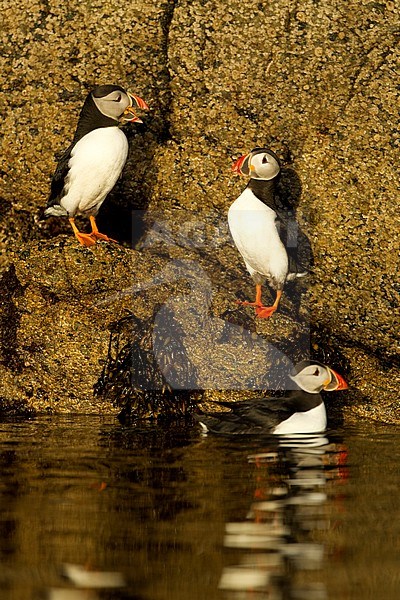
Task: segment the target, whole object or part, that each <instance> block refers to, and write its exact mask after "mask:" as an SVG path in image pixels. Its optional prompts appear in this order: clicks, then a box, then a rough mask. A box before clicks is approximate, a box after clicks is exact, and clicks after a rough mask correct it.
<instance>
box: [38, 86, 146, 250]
mask: <svg viewBox="0 0 400 600" xmlns="http://www.w3.org/2000/svg"><path fill="white" fill-rule="evenodd" d="M134 103H135V104H136V105H137V106H138V107H139V108H141V109H145V110H146V109H148V106H147V104H146V102H145V101H144V100H142V99H141V98H140V97H139V96H136V95H135V94H132V93H131V92H126V91H125V90H124V88H122V87H121V86H119V85H100V86H98V87H96V88H95V89H94V90H93V91H92V92H90V93H89V94H88V96H87V98H86V100H85V103H84V105H83V108H82V110H81V113H80V116H79V120H78V125H77V128H76V131H75V135H74V138H73V140H72V143H71V145H70V146H69V148H68V149H67V150H66V151H65V152H64V154H63V155H62V157H61V159H60V161H59V163H58V165H57V168H56V171H55V173H54V175H53V178H52V181H51V191H50V197H49V199H48V202H47V207H46V210H45V211H44V214H45V216H54V217H68V218H69V222H70V223H71V226H72V229H73V231H74V233H75V236H76V237H77V239H78V240H79V242H80V243H81V244H82V245H83V246H92V245H93V244H95V243H96V241H97V240H105V241H114V240H111V238H109V237H108V236H107V235H104V234H103V233H100V232H99V230H98V229H97V225H96V219H95V217H96V215H97V213H98V211H99V209H100V206H101V205H102V203H103V202H104V200H105V198H106V196H107V194H108V193H109V192H110V191H111V190H112V188H113V187H114V185H115V183H116V182H117V180H118V178H119V176H120V175H121V172H122V169H123V167H124V164H125V161H126V158H127V156H128V140H127V139H126V136H125V134H124V133H123V132H122V131H121V129H120V128H119V126H120V125H122V124H124V123H128V122H129V123H142V121H141V119H139V117H138V116H137V115H136V114H135V111H134V109H133V104H134ZM76 215H85V216H88V217H89V219H90V223H91V226H92V231H91V233H90V234H87V233H81V232H80V231H79V230H78V228H77V226H76V225H75V220H74V219H75V216H76Z"/></svg>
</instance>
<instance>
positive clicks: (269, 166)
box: [249, 152, 280, 181]
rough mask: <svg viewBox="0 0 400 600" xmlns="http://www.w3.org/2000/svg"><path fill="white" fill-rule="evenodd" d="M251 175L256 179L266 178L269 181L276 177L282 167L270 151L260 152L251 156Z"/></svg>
mask: <svg viewBox="0 0 400 600" xmlns="http://www.w3.org/2000/svg"><path fill="white" fill-rule="evenodd" d="M249 168H250V175H251V177H253V178H255V179H264V180H266V181H269V180H270V179H273V178H274V177H276V176H277V175H278V173H279V171H280V167H279V164H278V162H277V161H276V159H275V158H274V157H273V156H271V154H268V152H260V153H258V154H255V155H254V156H252V157H251V158H250V161H249Z"/></svg>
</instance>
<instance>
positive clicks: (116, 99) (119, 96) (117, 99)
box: [114, 94, 121, 102]
mask: <svg viewBox="0 0 400 600" xmlns="http://www.w3.org/2000/svg"><path fill="white" fill-rule="evenodd" d="M120 100H121V94H118V96H117V97H116V98H115V99H114V102H120Z"/></svg>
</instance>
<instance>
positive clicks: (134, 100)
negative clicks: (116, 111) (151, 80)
mask: <svg viewBox="0 0 400 600" xmlns="http://www.w3.org/2000/svg"><path fill="white" fill-rule="evenodd" d="M128 96H129V98H130V101H131V104H130V105H129V106H128V107H127V108H126V109H125V110H124V113H123V114H122V116H121V119H120V120H121V122H123V123H143V121H142V119H140V118H139V117H138V116H137V114H136V113H135V111H134V109H133V104H136V106H137V107H138V108H140V109H142V110H148V109H149V107H148V105H147V103H146V102H145V101H144V100H143V99H142V98H140V96H137V95H136V94H132V93H131V92H128Z"/></svg>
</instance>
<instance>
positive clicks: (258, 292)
mask: <svg viewBox="0 0 400 600" xmlns="http://www.w3.org/2000/svg"><path fill="white" fill-rule="evenodd" d="M237 303H238V304H241V305H242V306H256V307H257V308H261V307H262V302H261V285H260V284H259V283H257V284H256V299H255V302H248V301H247V300H238V301H237Z"/></svg>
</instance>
